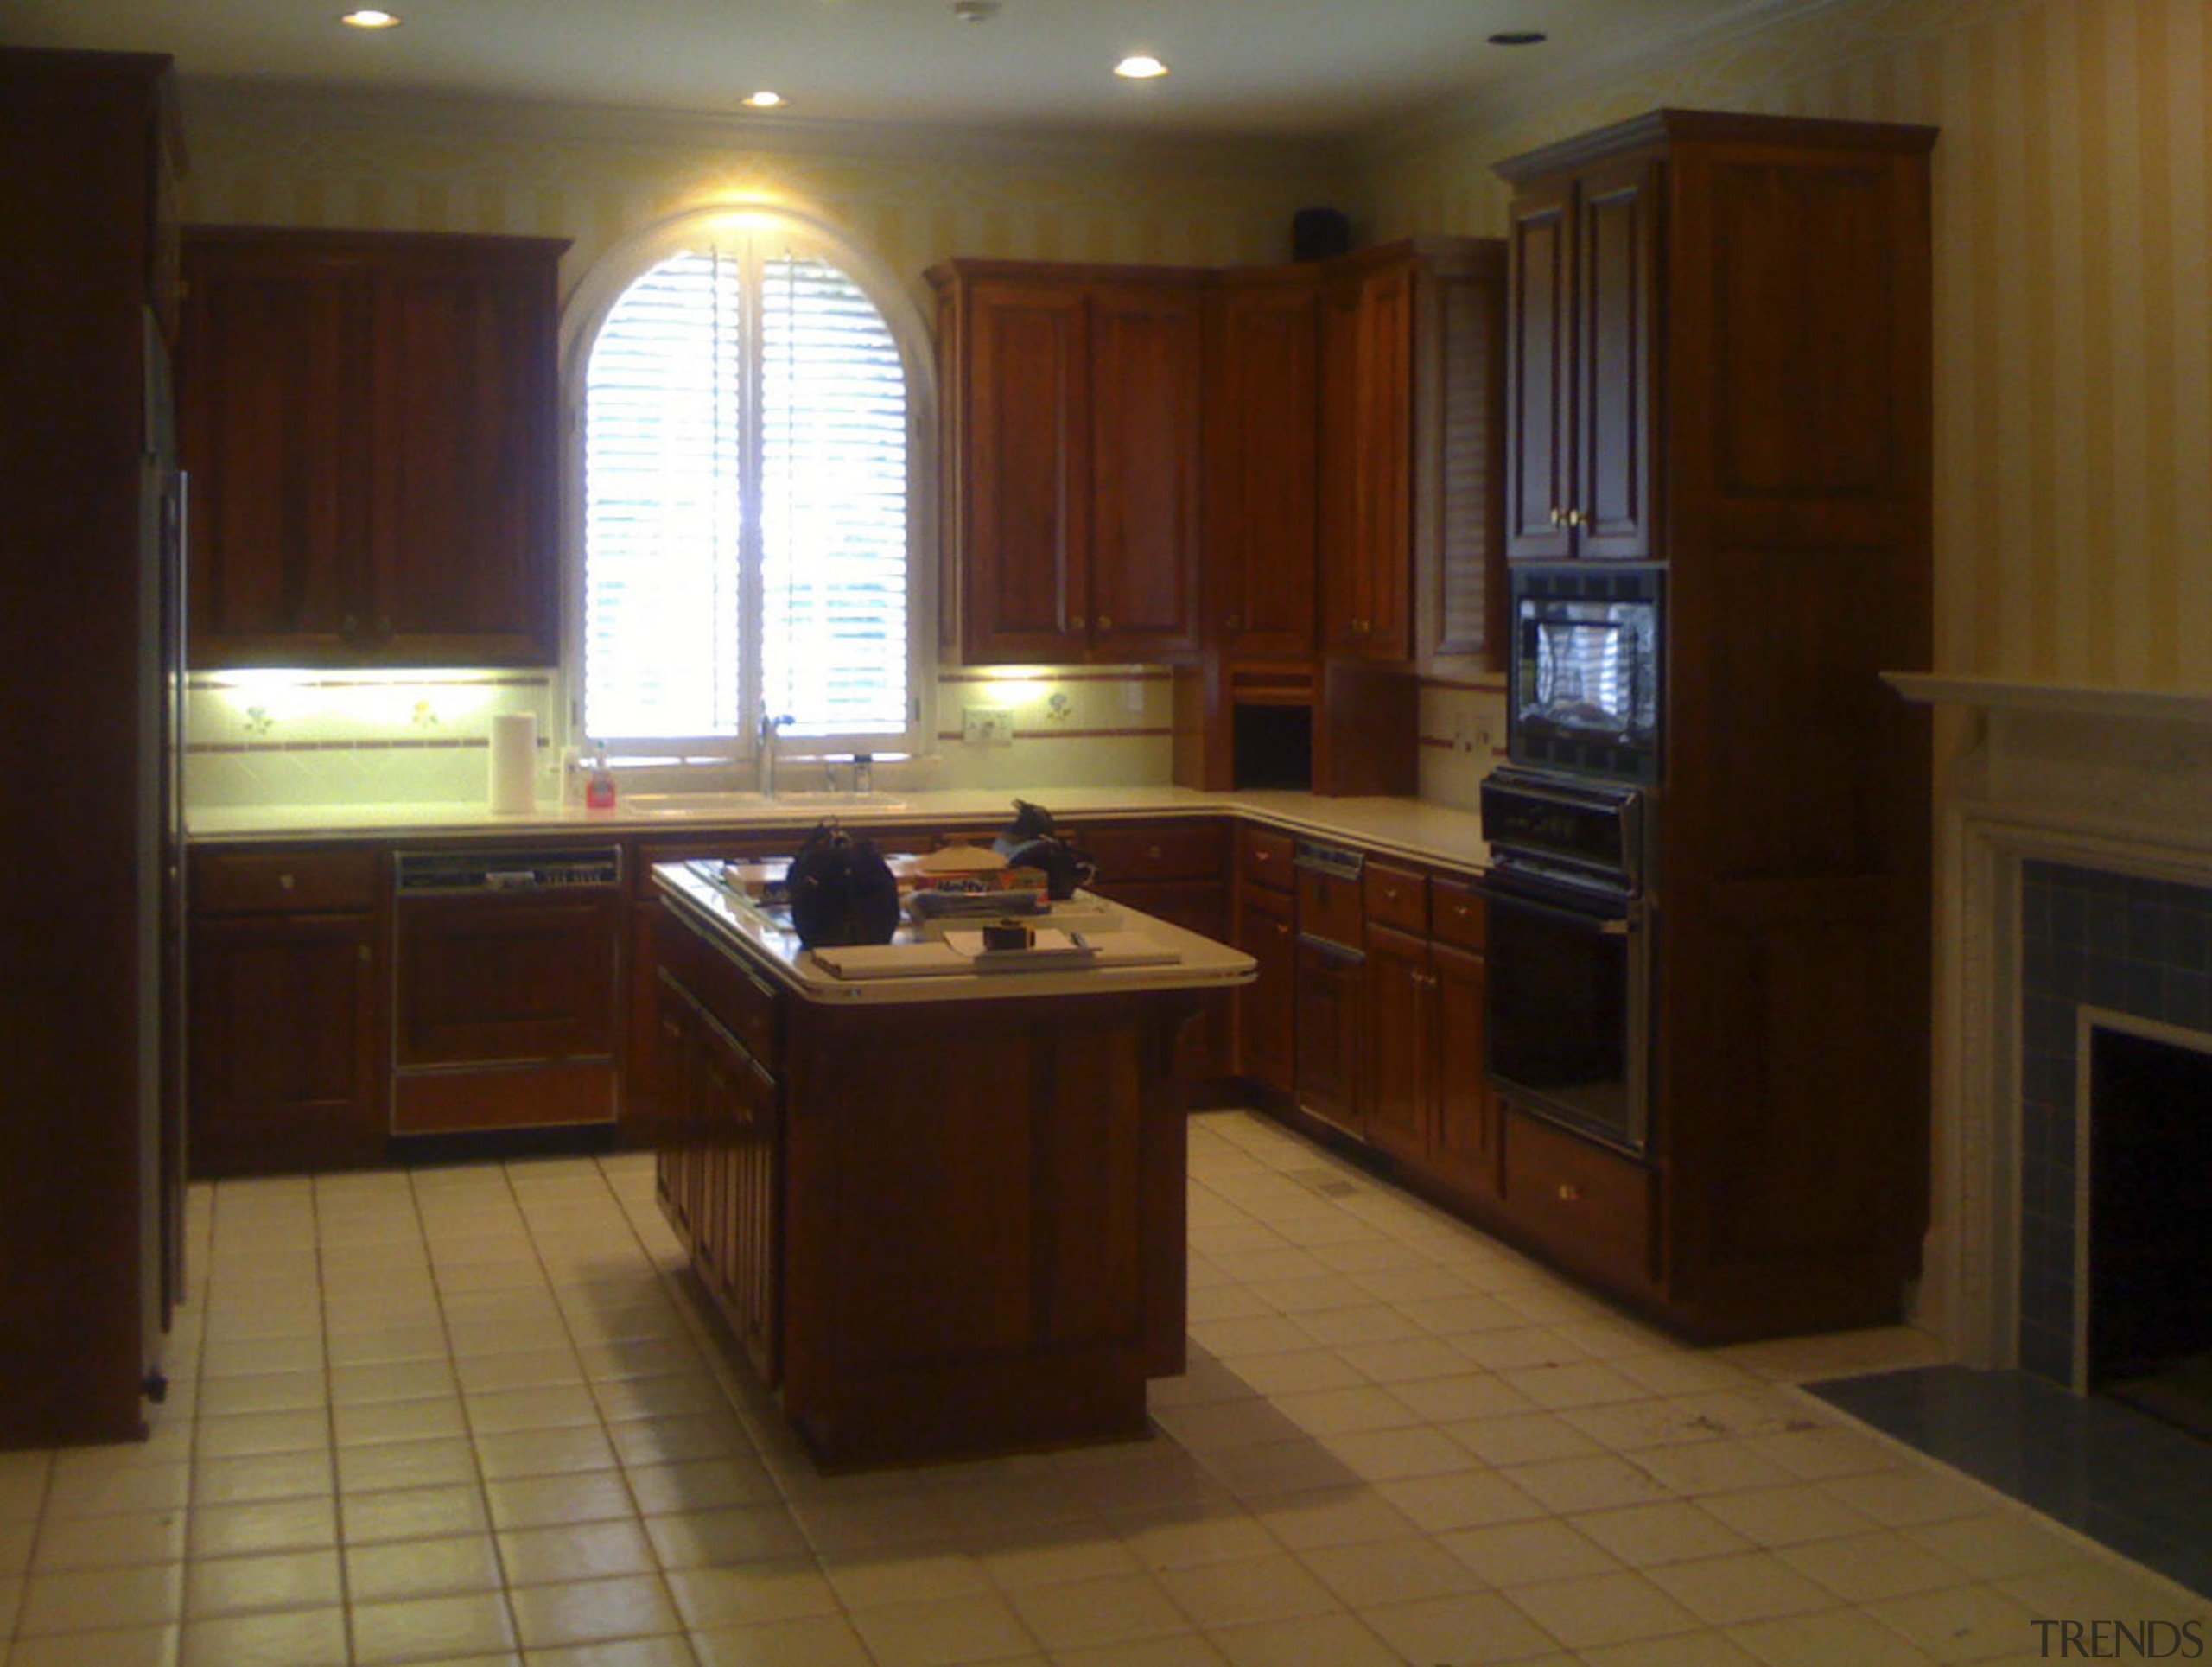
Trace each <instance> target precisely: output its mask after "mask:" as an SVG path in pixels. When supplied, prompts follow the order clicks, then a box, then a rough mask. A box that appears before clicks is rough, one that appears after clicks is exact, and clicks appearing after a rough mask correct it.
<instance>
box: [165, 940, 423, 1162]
mask: <svg viewBox="0 0 2212 1667" xmlns="http://www.w3.org/2000/svg"><path fill="white" fill-rule="evenodd" d="M190 965H191V969H192V983H191V989H190V992H189V998H188V1019H187V1022H188V1026H189V1040H188V1058H189V1060H190V1070H191V1096H190V1116H191V1138H190V1141H189V1144H188V1156H189V1158H190V1161H191V1163H192V1168H193V1172H194V1174H200V1175H232V1174H268V1173H273V1172H278V1171H288V1170H289V1171H296V1170H306V1169H315V1168H339V1167H344V1166H348V1165H355V1164H365V1163H374V1162H377V1161H380V1160H381V1159H382V1157H383V1155H384V1147H385V1141H384V1134H385V1129H384V1117H383V1115H382V1108H381V1103H380V1099H379V1095H378V1086H379V1080H380V1078H379V1072H378V1060H379V1058H380V1056H381V1047H380V1045H379V1038H378V1030H377V1021H378V1002H377V977H376V972H377V956H376V945H375V927H374V920H373V917H371V916H365V915H294V916H284V915H265V916H255V917H251V918H238V919H214V920H202V921H200V922H198V923H196V924H195V925H194V928H193V932H192V943H191V950H190Z"/></svg>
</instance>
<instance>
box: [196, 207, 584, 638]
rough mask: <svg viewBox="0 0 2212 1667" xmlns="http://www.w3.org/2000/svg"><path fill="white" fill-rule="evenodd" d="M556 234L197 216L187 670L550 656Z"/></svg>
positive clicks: (555, 533) (555, 627) (554, 587)
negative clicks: (293, 224)
mask: <svg viewBox="0 0 2212 1667" xmlns="http://www.w3.org/2000/svg"><path fill="white" fill-rule="evenodd" d="M566 246H567V245H565V244H564V243H563V242H560V241H558V240H553V239H537V238H502V237H476V236H462V235H448V234H435V233H411V232H323V231H305V230H294V229H287V228H274V227H258V226H251V227H239V226H226V227H213V226H201V227H194V228H190V229H189V230H188V232H187V233H186V236H185V240H184V254H183V266H184V282H185V307H184V327H183V353H182V378H181V406H182V410H181V421H182V429H183V442H184V453H185V460H186V464H187V467H188V468H189V470H190V471H191V474H192V480H193V529H192V541H191V542H192V550H191V583H190V610H189V618H190V621H191V638H190V643H189V654H190V658H191V661H192V664H194V665H196V666H245V665H310V666H315V665H328V666H349V665H384V666H398V665H550V664H552V663H553V661H554V660H555V659H556V655H557V652H558V633H559V617H558V608H559V589H560V588H559V584H558V582H557V561H558V540H559V505H558V480H559V434H560V429H559V421H560V418H559V395H560V388H559V372H558V357H557V340H556V332H557V328H558V320H559V294H558V283H557V277H558V270H559V264H560V258H561V254H562V251H563V249H564V248H565V247H566Z"/></svg>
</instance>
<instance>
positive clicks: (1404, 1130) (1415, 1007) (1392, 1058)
mask: <svg viewBox="0 0 2212 1667" xmlns="http://www.w3.org/2000/svg"><path fill="white" fill-rule="evenodd" d="M1435 1003H1436V992H1435V986H1434V983H1433V980H1432V978H1431V977H1430V975H1429V970H1428V945H1427V943H1426V942H1424V941H1423V940H1422V939H1421V938H1415V937H1412V936H1410V935H1408V934H1407V933H1405V932H1390V931H1388V930H1385V929H1383V928H1381V927H1378V926H1374V925H1372V924H1370V926H1369V927H1368V930H1367V1007H1368V1014H1367V1018H1368V1025H1367V1040H1368V1053H1367V1064H1368V1070H1367V1090H1368V1092H1367V1103H1366V1113H1367V1115H1366V1118H1365V1124H1366V1132H1367V1138H1368V1139H1369V1140H1370V1141H1372V1142H1374V1143H1375V1144H1376V1145H1377V1146H1379V1147H1381V1148H1383V1149H1384V1150H1385V1151H1388V1152H1390V1153H1393V1154H1395V1155H1397V1156H1399V1157H1402V1158H1405V1159H1407V1160H1408V1161H1412V1162H1414V1163H1423V1162H1426V1161H1427V1158H1428V1155H1429V1146H1430V1139H1431V1134H1430V1129H1431V1123H1432V1121H1433V1118H1432V1114H1431V1104H1432V1099H1433V1081H1434V1073H1433V1060H1432V1050H1433V1047H1434V1046H1435V1040H1434V1039H1435V1032H1436V1023H1435Z"/></svg>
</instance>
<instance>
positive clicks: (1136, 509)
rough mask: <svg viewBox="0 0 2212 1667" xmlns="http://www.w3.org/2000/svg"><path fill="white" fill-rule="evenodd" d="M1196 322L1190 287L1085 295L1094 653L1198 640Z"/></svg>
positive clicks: (1135, 652) (1133, 651) (1153, 649)
mask: <svg viewBox="0 0 2212 1667" xmlns="http://www.w3.org/2000/svg"><path fill="white" fill-rule="evenodd" d="M1202 316H1203V315H1202V313H1201V310H1200V297H1199V294H1198V291H1197V290H1196V289H1181V288H1178V289H1150V288H1147V287H1143V286H1137V285H1131V286H1127V287H1108V288H1104V289H1100V290H1099V291H1098V292H1097V293H1096V296H1094V297H1093V298H1092V302H1091V312H1090V391H1091V417H1092V422H1091V435H1090V438H1091V446H1092V455H1091V493H1092V501H1091V515H1092V538H1091V545H1090V598H1091V600H1090V607H1091V610H1092V615H1091V622H1090V624H1091V635H1092V646H1094V647H1095V648H1096V649H1097V650H1099V651H1100V652H1105V653H1113V654H1126V655H1128V656H1129V657H1132V658H1135V657H1139V656H1143V655H1150V654H1159V653H1173V652H1181V651H1185V650H1188V649H1189V648H1191V647H1192V646H1194V645H1195V644H1196V642H1197V640H1198V621H1197V589H1196V585H1195V583H1194V582H1193V581H1194V579H1195V576H1196V575H1197V571H1198V416H1199V410H1200V370H1201V366H1202V359H1201V344H1202V338H1201V334H1200V330H1201V322H1202Z"/></svg>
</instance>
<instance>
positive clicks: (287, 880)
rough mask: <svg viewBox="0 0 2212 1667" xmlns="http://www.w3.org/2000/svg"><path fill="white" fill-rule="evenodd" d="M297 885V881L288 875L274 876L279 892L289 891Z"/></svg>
mask: <svg viewBox="0 0 2212 1667" xmlns="http://www.w3.org/2000/svg"><path fill="white" fill-rule="evenodd" d="M298 883H299V881H296V880H295V879H294V878H293V877H292V876H291V875H289V874H280V875H277V890H279V891H290V890H291V889H292V888H294V887H295V886H296V885H297V884H298Z"/></svg>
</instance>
